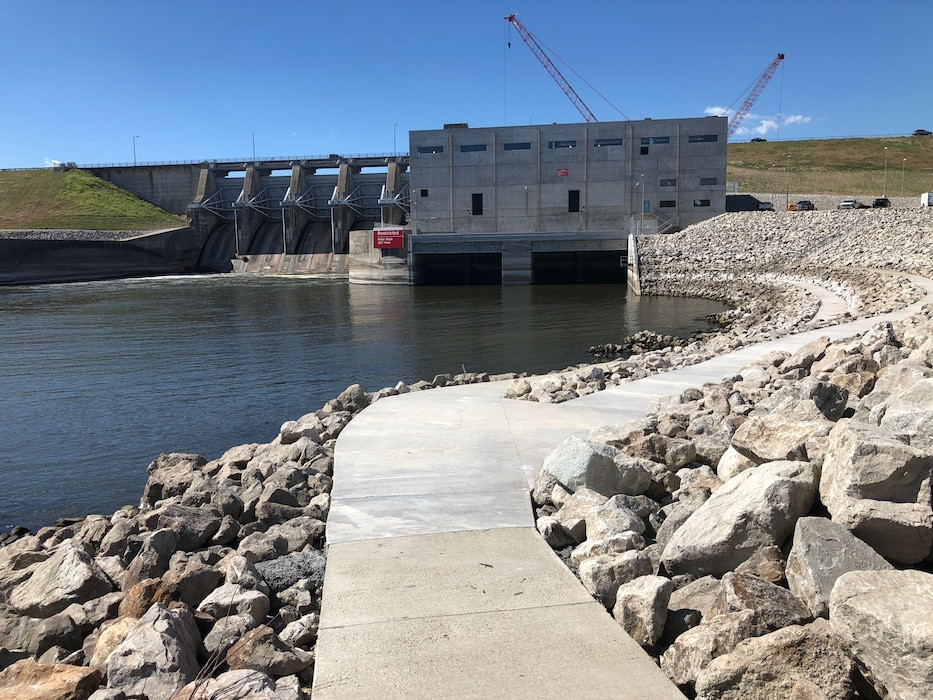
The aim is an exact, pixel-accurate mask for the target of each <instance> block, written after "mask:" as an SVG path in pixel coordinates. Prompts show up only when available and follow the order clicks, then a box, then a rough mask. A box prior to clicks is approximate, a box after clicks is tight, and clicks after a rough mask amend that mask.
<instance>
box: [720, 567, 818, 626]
mask: <svg viewBox="0 0 933 700" xmlns="http://www.w3.org/2000/svg"><path fill="white" fill-rule="evenodd" d="M741 610H751V611H752V612H753V613H755V616H756V618H757V620H758V621H759V622H761V623H762V624H764V625H765V626H766V627H767V628H768V629H770V630H776V629H780V628H781V627H787V626H788V625H800V624H803V623H806V622H809V621H810V620H811V618H812V615H811V614H810V611H809V610H808V609H807V606H806V605H804V604H803V602H802V601H801V600H799V599H798V598H797V597H796V596H794V594H793V593H791V592H790V591H788V590H787V589H786V588H782V587H781V586H776V585H775V584H773V583H768V582H767V581H762V580H761V579H760V578H757V577H755V576H749V575H747V574H737V573H734V572H729V573H728V574H726V575H725V576H723V577H722V581H720V583H719V592H718V594H717V595H716V600H715V601H714V602H713V605H712V607H711V608H710V611H709V614H710V615H721V614H723V613H731V612H739V611H741Z"/></svg>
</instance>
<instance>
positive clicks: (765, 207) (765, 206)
mask: <svg viewBox="0 0 933 700" xmlns="http://www.w3.org/2000/svg"><path fill="white" fill-rule="evenodd" d="M758 211H774V205H773V204H771V202H758Z"/></svg>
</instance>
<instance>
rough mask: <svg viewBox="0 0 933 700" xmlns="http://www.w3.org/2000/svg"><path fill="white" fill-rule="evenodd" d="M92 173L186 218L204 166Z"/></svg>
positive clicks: (126, 168)
mask: <svg viewBox="0 0 933 700" xmlns="http://www.w3.org/2000/svg"><path fill="white" fill-rule="evenodd" d="M89 172H92V173H94V175H96V176H97V177H99V178H101V179H103V180H107V181H108V182H112V183H113V184H115V185H116V186H117V187H121V188H123V189H124V190H127V191H128V192H132V193H133V194H135V195H136V196H137V197H139V198H140V199H144V200H146V201H147V202H151V203H153V204H155V205H156V206H157V207H160V208H162V209H165V211H168V212H171V213H172V214H179V215H183V214H184V213H185V211H186V209H187V208H188V205H189V204H190V203H191V201H192V200H193V199H194V195H195V192H196V191H197V188H198V176H199V175H200V172H201V166H199V165H154V166H145V167H131V166H125V167H108V168H90V169H89Z"/></svg>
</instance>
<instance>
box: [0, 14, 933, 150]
mask: <svg viewBox="0 0 933 700" xmlns="http://www.w3.org/2000/svg"><path fill="white" fill-rule="evenodd" d="M512 12H515V13H517V15H518V17H519V19H520V21H521V22H523V23H524V24H525V25H526V26H527V27H528V28H529V29H530V30H531V32H532V33H534V34H535V35H536V36H537V37H538V39H539V40H540V41H542V42H543V43H544V44H545V45H546V46H547V47H549V48H550V49H551V51H552V54H551V57H552V59H553V60H554V61H555V63H557V65H558V66H559V67H560V68H561V70H562V72H563V73H564V74H565V76H566V77H567V79H568V81H569V82H570V83H571V85H573V86H574V88H575V89H576V90H577V92H578V94H579V95H580V97H581V98H582V99H583V101H584V102H585V103H586V104H587V105H588V107H589V108H590V109H591V110H592V111H593V112H594V113H595V114H596V116H597V117H598V118H599V119H600V120H601V121H611V120H614V119H622V118H623V117H621V116H620V115H619V113H618V112H616V111H615V110H614V109H613V107H611V106H610V105H609V104H607V103H606V102H603V100H602V99H601V98H600V97H599V96H598V95H597V94H596V93H594V92H593V91H592V90H590V88H589V87H588V86H587V83H589V84H590V85H592V86H593V87H595V88H596V89H597V90H598V91H599V92H600V93H602V94H603V95H605V96H606V97H607V98H608V99H609V100H610V101H611V102H612V103H613V104H614V105H616V106H617V107H618V108H619V109H620V110H621V111H622V112H623V113H624V114H625V115H627V116H628V117H629V118H631V119H642V118H644V117H649V116H650V117H653V118H655V119H661V118H680V117H692V116H703V115H704V114H710V113H716V112H717V110H722V109H724V108H728V107H729V106H730V105H733V104H734V106H735V107H738V105H739V104H741V99H742V98H743V97H744V94H745V93H746V92H747V90H748V89H749V88H750V87H751V86H752V84H753V83H754V81H755V80H756V78H757V77H758V76H759V75H760V74H761V72H762V71H763V70H764V69H765V68H766V67H767V65H768V64H769V63H770V62H771V60H772V59H773V58H774V57H775V55H776V54H777V53H778V52H782V53H784V54H785V55H786V59H785V61H784V63H783V66H782V67H781V68H780V69H779V70H778V72H777V74H776V75H775V76H774V79H773V80H772V81H771V83H770V84H769V86H768V87H767V89H766V90H765V92H764V93H763V94H762V96H761V97H760V99H759V100H758V101H757V103H756V104H755V106H754V107H753V108H752V110H751V113H750V114H749V116H748V117H747V118H746V119H745V121H744V122H743V124H742V130H741V131H740V132H739V133H737V134H736V136H734V137H733V140H734V141H741V140H748V139H749V138H752V137H754V136H763V137H765V138H768V139H769V140H774V139H777V138H781V139H791V138H794V139H796V138H810V137H814V138H819V137H839V136H871V135H879V136H880V135H893V134H905V133H910V132H911V131H913V130H914V129H917V128H927V129H933V114H931V112H933V90H931V87H930V85H929V82H928V77H929V72H930V58H931V55H933V51H931V49H930V26H931V25H930V5H929V0H902V1H898V0H890V1H889V2H888V3H886V4H879V3H876V2H867V1H863V0H850V1H849V2H837V1H835V0H817V1H815V2H814V1H812V0H811V1H810V2H798V1H797V0H790V1H787V2H773V3H770V4H768V3H750V2H733V1H725V0H724V1H717V0H709V1H708V2H702V3H701V2H696V0H693V1H688V0H669V1H668V2H663V3H654V2H644V1H643V2H624V1H621V0H619V1H615V2H611V1H609V0H602V1H595V0H577V1H576V2H572V3H570V2H566V1H561V2H558V1H556V0H535V1H534V2H532V1H531V0H506V2H499V1H495V2H493V1H490V0H474V1H473V2H470V3H453V2H451V3H448V2H444V1H443V0H433V1H425V0H406V2H384V1H382V2H372V1H370V0H354V1H352V2H333V1H330V2H320V1H318V2H315V1H314V0H305V1H304V2H276V1H275V0H266V1H264V2H258V1H256V0H253V1H251V2H245V1H242V0H226V1H225V2H213V1H208V0H200V1H198V0H194V1H192V0H187V1H185V2H182V1H179V0H158V1H156V0H151V1H148V2H147V1H144V0H136V1H133V0H84V1H83V2H78V1H77V0H0V50H2V52H3V60H2V61H0V87H2V91H3V99H2V100H0V144H2V147H0V168H12V167H42V166H43V165H46V164H49V163H50V162H52V161H56V160H57V161H75V162H78V163H85V164H90V163H111V162H124V163H125V162H130V163H131V162H133V147H134V146H135V148H136V157H137V160H138V161H139V162H154V161H173V160H206V159H224V158H240V157H244V158H245V157H247V156H250V157H251V155H252V153H253V144H254V143H255V153H256V155H257V157H263V156H282V157H287V156H297V155H319V154H328V153H342V154H362V153H392V152H393V150H394V149H396V148H397V149H398V151H406V150H407V132H408V130H417V129H434V128H440V127H441V126H442V125H443V124H444V123H445V122H468V123H469V124H470V125H471V126H498V125H503V124H528V123H534V124H539V123H551V122H579V121H582V118H581V117H580V115H579V113H578V112H577V111H576V109H575V108H574V107H573V105H572V104H571V103H570V101H569V100H568V99H567V98H566V97H565V96H564V94H563V93H562V92H561V90H560V89H559V88H558V86H557V85H556V84H555V83H554V82H553V81H552V79H551V78H550V76H549V75H548V74H547V73H546V72H545V70H544V68H543V67H542V66H541V65H540V64H539V63H538V62H537V60H536V59H535V58H534V56H533V55H532V53H531V51H530V50H529V49H528V48H527V47H526V46H525V45H524V43H523V42H522V40H521V38H520V37H519V36H518V34H517V33H516V32H515V30H514V29H511V28H510V26H509V25H508V24H507V23H506V22H505V20H504V19H503V18H504V17H505V16H506V15H507V14H510V13H512ZM509 41H511V48H508V42H509ZM561 60H562V61H566V64H564V63H562V62H561ZM567 65H569V66H571V67H572V70H571V69H570V68H567V67H566V66H567ZM578 76H580V77H578ZM134 137H136V138H134Z"/></svg>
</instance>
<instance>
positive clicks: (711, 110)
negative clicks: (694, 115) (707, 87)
mask: <svg viewBox="0 0 933 700" xmlns="http://www.w3.org/2000/svg"><path fill="white" fill-rule="evenodd" d="M703 114H705V115H706V116H707V117H730V116H732V110H731V109H729V108H728V107H707V108H706V109H704V110H703Z"/></svg>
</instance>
